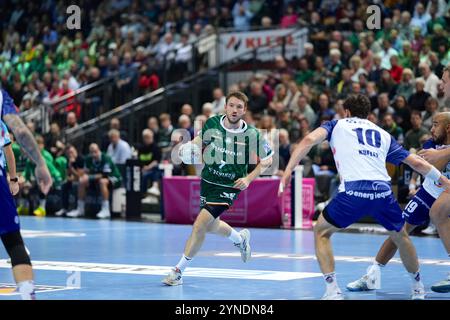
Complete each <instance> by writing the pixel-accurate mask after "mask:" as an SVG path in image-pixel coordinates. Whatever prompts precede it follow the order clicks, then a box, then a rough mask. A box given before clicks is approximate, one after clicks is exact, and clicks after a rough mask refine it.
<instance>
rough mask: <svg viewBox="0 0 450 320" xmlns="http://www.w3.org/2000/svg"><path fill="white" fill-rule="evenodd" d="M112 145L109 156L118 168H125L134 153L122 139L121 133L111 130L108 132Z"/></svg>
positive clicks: (108, 151) (109, 148) (109, 147)
mask: <svg viewBox="0 0 450 320" xmlns="http://www.w3.org/2000/svg"><path fill="white" fill-rule="evenodd" d="M108 136H109V141H110V144H109V146H108V150H107V152H106V153H107V155H108V156H109V157H110V158H111V159H112V161H113V163H114V164H115V165H117V166H124V165H125V162H126V161H127V160H128V159H131V156H132V151H131V147H130V145H129V144H128V142H126V141H124V140H122V139H120V131H119V130H117V129H111V130H109V132H108Z"/></svg>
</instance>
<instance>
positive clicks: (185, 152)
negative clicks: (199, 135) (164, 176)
mask: <svg viewBox="0 0 450 320" xmlns="http://www.w3.org/2000/svg"><path fill="white" fill-rule="evenodd" d="M180 158H181V161H183V163H185V164H199V163H201V158H202V150H201V149H200V147H199V146H198V145H196V144H194V143H192V142H188V143H186V144H183V145H182V146H181V148H180Z"/></svg>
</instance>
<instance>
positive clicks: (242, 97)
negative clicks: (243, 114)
mask: <svg viewBox="0 0 450 320" xmlns="http://www.w3.org/2000/svg"><path fill="white" fill-rule="evenodd" d="M231 97H235V98H237V99H239V100H241V101H244V107H246V108H247V107H248V97H247V95H246V94H245V93H243V92H241V91H233V92H230V93H229V94H228V95H227V98H226V100H225V103H228V100H230V98H231Z"/></svg>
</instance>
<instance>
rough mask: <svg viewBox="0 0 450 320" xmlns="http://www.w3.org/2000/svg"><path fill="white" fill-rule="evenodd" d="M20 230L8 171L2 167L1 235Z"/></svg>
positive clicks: (0, 172)
mask: <svg viewBox="0 0 450 320" xmlns="http://www.w3.org/2000/svg"><path fill="white" fill-rule="evenodd" d="M18 230H20V222H19V216H18V215H17V208H16V204H15V203H14V199H13V197H12V195H11V191H9V185H8V182H7V181H6V173H5V170H4V169H3V168H0V235H4V234H6V233H10V232H14V231H18Z"/></svg>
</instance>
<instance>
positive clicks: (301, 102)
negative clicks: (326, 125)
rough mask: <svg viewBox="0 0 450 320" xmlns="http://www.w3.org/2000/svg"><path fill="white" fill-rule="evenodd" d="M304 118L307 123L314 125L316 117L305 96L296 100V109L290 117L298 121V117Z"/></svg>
mask: <svg viewBox="0 0 450 320" xmlns="http://www.w3.org/2000/svg"><path fill="white" fill-rule="evenodd" d="M302 116H303V117H305V118H306V119H307V120H308V123H316V120H317V116H316V114H315V112H314V110H313V108H311V106H310V105H309V103H308V99H307V98H306V96H299V97H298V99H297V108H296V109H294V110H293V113H292V117H293V118H296V119H300V117H302Z"/></svg>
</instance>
